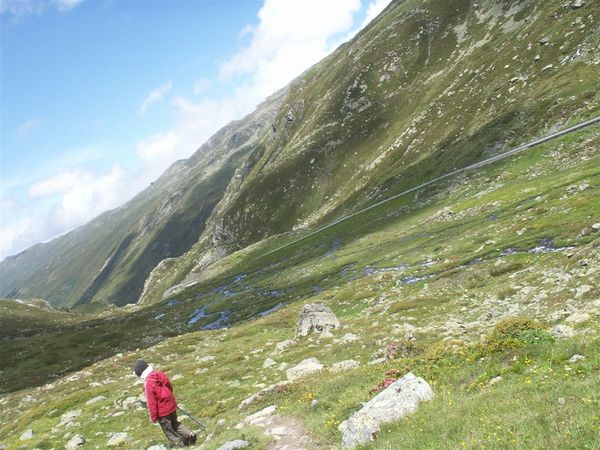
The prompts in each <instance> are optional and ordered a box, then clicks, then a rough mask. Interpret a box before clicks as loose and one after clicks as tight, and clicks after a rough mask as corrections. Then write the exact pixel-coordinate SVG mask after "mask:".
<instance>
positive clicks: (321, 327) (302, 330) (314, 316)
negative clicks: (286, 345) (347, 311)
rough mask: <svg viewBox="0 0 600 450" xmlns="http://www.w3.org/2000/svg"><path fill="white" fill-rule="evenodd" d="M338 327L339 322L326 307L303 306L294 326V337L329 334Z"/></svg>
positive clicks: (315, 304)
mask: <svg viewBox="0 0 600 450" xmlns="http://www.w3.org/2000/svg"><path fill="white" fill-rule="evenodd" d="M339 327H340V321H339V320H338V318H337V317H336V316H335V314H334V313H333V311H331V309H329V307H328V306H325V305H323V304H322V303H313V304H309V305H304V307H303V308H302V311H301V312H300V318H299V319H298V323H297V324H296V336H306V335H308V333H313V332H314V333H323V332H329V333H331V331H332V330H335V329H336V328H339Z"/></svg>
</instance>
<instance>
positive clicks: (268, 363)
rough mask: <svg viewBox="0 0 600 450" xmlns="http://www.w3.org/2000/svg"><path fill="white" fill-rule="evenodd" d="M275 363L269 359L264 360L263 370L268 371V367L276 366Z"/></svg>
mask: <svg viewBox="0 0 600 450" xmlns="http://www.w3.org/2000/svg"><path fill="white" fill-rule="evenodd" d="M276 365H277V363H276V362H275V361H273V360H272V359H271V358H267V359H265V362H264V363H263V365H262V366H263V369H268V368H269V367H273V366H276Z"/></svg>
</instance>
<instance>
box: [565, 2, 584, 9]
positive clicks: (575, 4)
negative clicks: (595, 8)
mask: <svg viewBox="0 0 600 450" xmlns="http://www.w3.org/2000/svg"><path fill="white" fill-rule="evenodd" d="M583 6H585V2H584V1H583V0H575V1H574V2H571V3H570V4H569V8H571V9H579V8H581V7H583Z"/></svg>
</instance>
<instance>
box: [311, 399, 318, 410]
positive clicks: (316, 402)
mask: <svg viewBox="0 0 600 450" xmlns="http://www.w3.org/2000/svg"><path fill="white" fill-rule="evenodd" d="M317 406H319V400H317V399H316V398H313V400H312V402H310V407H311V408H312V409H315V408H316V407H317Z"/></svg>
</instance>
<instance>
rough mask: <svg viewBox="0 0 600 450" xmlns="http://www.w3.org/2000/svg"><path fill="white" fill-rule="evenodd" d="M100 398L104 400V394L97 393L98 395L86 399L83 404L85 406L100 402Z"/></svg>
mask: <svg viewBox="0 0 600 450" xmlns="http://www.w3.org/2000/svg"><path fill="white" fill-rule="evenodd" d="M102 400H106V397H105V396H104V395H99V396H98V397H94V398H92V399H90V400H88V401H87V402H85V405H86V406H89V405H93V404H94V403H97V402H101V401H102Z"/></svg>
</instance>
